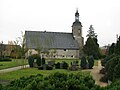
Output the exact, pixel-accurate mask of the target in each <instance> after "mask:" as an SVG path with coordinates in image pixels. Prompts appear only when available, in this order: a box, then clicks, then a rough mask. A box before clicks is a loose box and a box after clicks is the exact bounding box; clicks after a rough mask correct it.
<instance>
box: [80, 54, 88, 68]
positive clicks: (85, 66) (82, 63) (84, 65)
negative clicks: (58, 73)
mask: <svg viewBox="0 0 120 90" xmlns="http://www.w3.org/2000/svg"><path fill="white" fill-rule="evenodd" d="M80 66H81V68H82V69H85V68H87V61H86V57H85V56H82V57H81V64H80Z"/></svg>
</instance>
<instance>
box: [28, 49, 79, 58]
mask: <svg viewBox="0 0 120 90" xmlns="http://www.w3.org/2000/svg"><path fill="white" fill-rule="evenodd" d="M33 54H38V52H37V51H36V50H35V49H29V50H28V52H27V53H26V57H28V56H30V55H33ZM42 55H43V53H42ZM44 57H46V58H49V57H52V58H79V50H70V49H69V50H68V49H51V50H49V54H44Z"/></svg>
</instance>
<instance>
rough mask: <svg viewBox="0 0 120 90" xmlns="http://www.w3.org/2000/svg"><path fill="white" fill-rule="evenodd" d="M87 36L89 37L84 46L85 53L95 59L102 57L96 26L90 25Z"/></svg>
mask: <svg viewBox="0 0 120 90" xmlns="http://www.w3.org/2000/svg"><path fill="white" fill-rule="evenodd" d="M87 37H88V38H87V41H86V44H85V45H84V47H83V51H84V53H85V54H87V55H88V56H90V55H92V56H93V57H94V58H95V59H98V58H100V56H101V54H100V51H99V44H98V42H97V41H98V40H97V35H96V33H95V32H94V28H93V27H92V25H90V28H89V30H88V34H87Z"/></svg>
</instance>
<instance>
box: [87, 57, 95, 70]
mask: <svg viewBox="0 0 120 90" xmlns="http://www.w3.org/2000/svg"><path fill="white" fill-rule="evenodd" d="M88 66H89V69H92V68H93V66H94V58H93V56H89V59H88Z"/></svg>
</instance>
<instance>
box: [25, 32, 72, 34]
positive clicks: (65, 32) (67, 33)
mask: <svg viewBox="0 0 120 90" xmlns="http://www.w3.org/2000/svg"><path fill="white" fill-rule="evenodd" d="M25 32H41V33H45V32H46V33H61V34H71V33H72V32H51V31H25Z"/></svg>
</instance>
